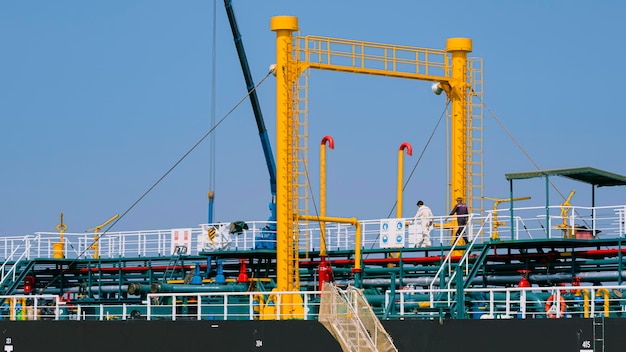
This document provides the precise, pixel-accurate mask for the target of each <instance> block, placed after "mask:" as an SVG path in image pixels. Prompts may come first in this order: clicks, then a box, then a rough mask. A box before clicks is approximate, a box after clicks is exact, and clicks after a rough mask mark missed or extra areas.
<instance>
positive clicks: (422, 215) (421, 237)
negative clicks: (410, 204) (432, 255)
mask: <svg viewBox="0 0 626 352" xmlns="http://www.w3.org/2000/svg"><path fill="white" fill-rule="evenodd" d="M416 220H419V221H420V225H422V230H421V233H418V234H417V247H418V248H419V247H430V246H431V245H432V244H431V242H430V230H431V229H432V228H433V212H432V211H431V210H430V208H429V207H427V206H425V205H420V206H419V208H418V209H417V214H415V219H414V220H413V221H416Z"/></svg>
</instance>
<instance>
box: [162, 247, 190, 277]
mask: <svg viewBox="0 0 626 352" xmlns="http://www.w3.org/2000/svg"><path fill="white" fill-rule="evenodd" d="M185 254H187V246H176V247H175V248H174V253H172V256H171V257H170V261H169V263H167V268H166V269H165V272H164V273H163V282H167V280H172V279H173V278H174V274H176V267H177V266H178V263H179V262H180V261H181V260H182V259H181V258H182V256H184V255H185Z"/></svg>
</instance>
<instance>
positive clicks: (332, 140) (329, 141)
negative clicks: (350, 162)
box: [321, 136, 410, 155]
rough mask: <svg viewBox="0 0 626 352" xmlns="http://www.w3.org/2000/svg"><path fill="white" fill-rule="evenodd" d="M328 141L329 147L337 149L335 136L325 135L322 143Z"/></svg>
mask: <svg viewBox="0 0 626 352" xmlns="http://www.w3.org/2000/svg"><path fill="white" fill-rule="evenodd" d="M326 142H328V148H330V149H335V140H334V139H333V137H331V136H324V138H322V143H321V144H322V145H324V144H326ZM409 155H410V154H409Z"/></svg>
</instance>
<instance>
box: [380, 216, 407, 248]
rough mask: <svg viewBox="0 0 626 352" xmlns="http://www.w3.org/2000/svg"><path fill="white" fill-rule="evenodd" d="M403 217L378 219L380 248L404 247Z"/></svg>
mask: <svg viewBox="0 0 626 352" xmlns="http://www.w3.org/2000/svg"><path fill="white" fill-rule="evenodd" d="M404 228H405V226H404V219H383V220H380V236H379V245H380V248H402V247H404Z"/></svg>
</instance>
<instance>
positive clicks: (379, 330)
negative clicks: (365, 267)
mask: <svg viewBox="0 0 626 352" xmlns="http://www.w3.org/2000/svg"><path fill="white" fill-rule="evenodd" d="M347 292H348V293H350V295H355V296H356V298H357V299H358V300H359V301H361V302H363V307H362V308H364V309H359V310H357V314H358V317H359V321H360V322H361V324H362V325H363V326H365V324H363V318H367V319H368V320H370V321H372V322H373V323H374V330H375V331H374V333H373V334H372V335H374V336H375V338H374V345H375V346H376V351H379V352H383V351H394V352H398V349H397V348H396V346H395V345H394V344H393V340H392V339H391V336H390V335H389V334H388V333H387V331H386V330H385V328H384V327H383V324H381V322H380V320H379V319H378V317H377V316H376V314H375V313H374V311H373V310H372V306H371V305H370V304H369V303H368V302H367V298H365V295H364V294H363V290H361V289H358V288H356V287H354V286H348V288H347ZM359 308H361V307H359ZM364 310H365V312H364ZM361 313H365V316H363V314H361ZM380 340H383V341H382V342H380V343H379V341H380ZM381 345H383V347H384V349H383V350H380V349H379V347H380V346H381Z"/></svg>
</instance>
